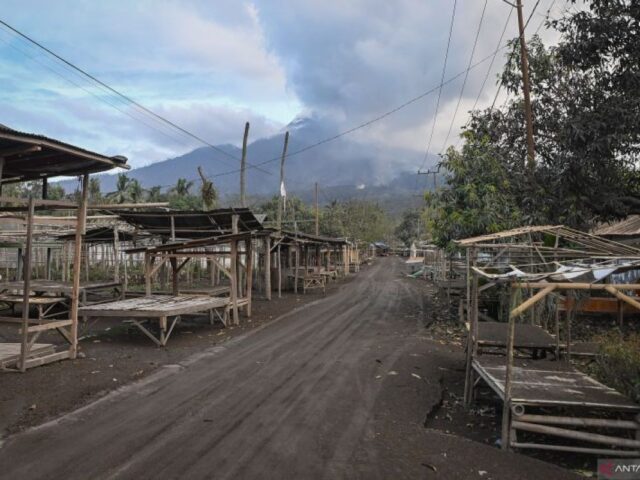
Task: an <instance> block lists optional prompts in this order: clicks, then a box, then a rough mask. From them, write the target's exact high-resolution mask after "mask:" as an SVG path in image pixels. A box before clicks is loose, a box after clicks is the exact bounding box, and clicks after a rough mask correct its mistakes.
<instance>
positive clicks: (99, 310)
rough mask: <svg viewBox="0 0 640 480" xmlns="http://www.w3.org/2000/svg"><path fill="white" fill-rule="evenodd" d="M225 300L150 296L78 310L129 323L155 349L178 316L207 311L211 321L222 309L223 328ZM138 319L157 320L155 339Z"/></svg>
mask: <svg viewBox="0 0 640 480" xmlns="http://www.w3.org/2000/svg"><path fill="white" fill-rule="evenodd" d="M230 305H231V302H230V300H229V298H222V297H210V296H204V295H151V296H145V297H139V298H129V299H126V300H116V301H113V302H106V303H100V304H96V305H89V306H85V307H81V308H80V309H79V310H78V311H79V313H80V314H81V315H83V316H85V317H94V318H95V317H98V318H100V317H117V318H122V319H123V320H130V321H131V322H133V324H134V325H136V327H138V328H139V329H140V330H141V331H142V332H143V333H144V334H145V335H147V336H148V337H149V338H150V339H151V340H152V341H153V342H154V343H156V344H157V345H158V346H162V347H164V346H165V345H166V344H167V341H168V340H169V337H170V336H171V333H172V332H173V329H174V327H175V325H176V323H177V322H178V321H179V320H180V317H181V316H182V315H187V314H194V313H202V312H208V313H209V318H210V320H211V321H212V322H213V314H214V311H217V310H220V309H222V310H224V316H220V314H218V316H219V317H220V319H221V320H222V322H223V323H224V324H225V325H226V324H227V319H228V317H229V307H230ZM142 319H157V320H158V322H159V326H160V337H159V338H158V337H157V336H156V335H154V334H153V333H152V332H151V331H150V330H149V329H147V328H146V327H145V326H144V325H143V324H142V322H141V320H142Z"/></svg>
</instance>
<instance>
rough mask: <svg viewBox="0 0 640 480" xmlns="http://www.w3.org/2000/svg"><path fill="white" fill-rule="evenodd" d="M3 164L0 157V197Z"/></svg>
mask: <svg viewBox="0 0 640 480" xmlns="http://www.w3.org/2000/svg"><path fill="white" fill-rule="evenodd" d="M4 162H5V159H4V157H0V195H2V173H3V171H4ZM7 280H9V279H7Z"/></svg>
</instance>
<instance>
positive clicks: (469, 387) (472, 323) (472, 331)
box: [464, 271, 478, 407]
mask: <svg viewBox="0 0 640 480" xmlns="http://www.w3.org/2000/svg"><path fill="white" fill-rule="evenodd" d="M467 318H468V319H469V335H468V340H467V352H466V371H465V388H464V404H465V406H467V407H469V406H470V405H471V400H472V397H473V365H472V364H473V357H474V356H475V354H476V345H477V340H478V338H477V336H478V321H477V319H478V275H477V274H476V272H475V271H472V278H471V309H470V310H469V311H467Z"/></svg>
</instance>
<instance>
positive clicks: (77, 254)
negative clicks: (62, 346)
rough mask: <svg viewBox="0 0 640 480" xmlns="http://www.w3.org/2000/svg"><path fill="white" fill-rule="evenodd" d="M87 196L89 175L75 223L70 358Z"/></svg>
mask: <svg viewBox="0 0 640 480" xmlns="http://www.w3.org/2000/svg"><path fill="white" fill-rule="evenodd" d="M88 196H89V174H84V175H83V176H82V193H81V196H80V205H79V206H78V215H77V221H76V238H75V245H74V251H73V285H72V287H71V315H70V316H71V318H70V320H71V349H70V351H69V352H70V355H69V356H70V357H71V358H72V359H74V358H76V356H77V355H78V306H79V303H80V272H81V267H82V265H81V263H82V239H83V236H84V233H85V228H86V226H87V200H88Z"/></svg>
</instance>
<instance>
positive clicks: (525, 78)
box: [516, 0, 536, 170]
mask: <svg viewBox="0 0 640 480" xmlns="http://www.w3.org/2000/svg"><path fill="white" fill-rule="evenodd" d="M516 9H517V10H518V26H519V28H520V68H521V69H522V89H523V90H524V116H525V120H526V126H527V166H528V167H529V168H530V169H531V170H533V169H534V167H535V166H536V160H535V150H534V146H533V114H532V112H531V92H530V87H529V60H528V58H527V45H526V43H525V39H524V18H523V16H522V0H516Z"/></svg>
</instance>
